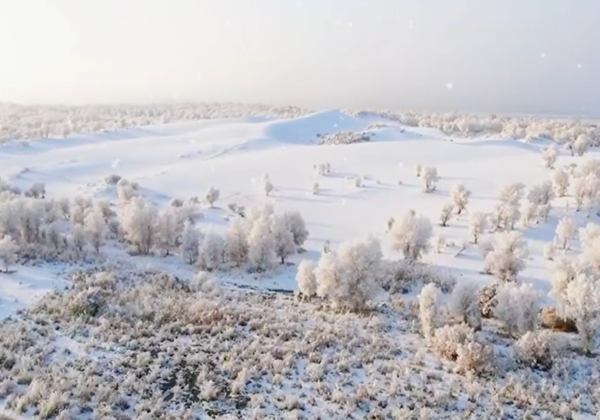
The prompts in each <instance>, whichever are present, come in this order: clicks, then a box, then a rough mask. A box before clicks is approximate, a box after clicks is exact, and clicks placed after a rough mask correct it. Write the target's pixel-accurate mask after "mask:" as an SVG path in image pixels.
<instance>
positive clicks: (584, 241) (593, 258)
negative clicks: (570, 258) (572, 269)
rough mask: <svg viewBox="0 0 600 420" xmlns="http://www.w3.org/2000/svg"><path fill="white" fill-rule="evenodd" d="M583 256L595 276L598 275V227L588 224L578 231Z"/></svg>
mask: <svg viewBox="0 0 600 420" xmlns="http://www.w3.org/2000/svg"><path fill="white" fill-rule="evenodd" d="M579 237H580V239H581V248H582V250H583V255H584V257H585V259H586V260H587V261H588V262H589V264H590V265H591V266H592V267H593V268H594V270H595V271H596V273H597V274H600V226H598V225H597V224H595V223H588V224H587V225H586V226H585V228H583V229H580V230H579Z"/></svg>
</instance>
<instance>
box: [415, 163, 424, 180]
mask: <svg viewBox="0 0 600 420" xmlns="http://www.w3.org/2000/svg"><path fill="white" fill-rule="evenodd" d="M415 172H416V175H417V178H419V177H420V176H421V173H422V172H423V165H421V164H420V163H419V164H417V166H415Z"/></svg>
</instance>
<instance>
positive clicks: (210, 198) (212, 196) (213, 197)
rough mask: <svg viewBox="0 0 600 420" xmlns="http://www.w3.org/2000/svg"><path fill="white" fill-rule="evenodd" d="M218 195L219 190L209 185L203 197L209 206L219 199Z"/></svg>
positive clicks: (212, 205) (219, 193)
mask: <svg viewBox="0 0 600 420" xmlns="http://www.w3.org/2000/svg"><path fill="white" fill-rule="evenodd" d="M220 195H221V192H220V191H219V190H218V189H217V188H215V187H213V186H211V187H210V188H209V189H208V191H206V194H205V196H204V199H205V200H206V202H207V203H208V204H209V205H210V207H214V204H215V202H216V201H217V200H218V199H219V196H220ZM267 195H268V194H267Z"/></svg>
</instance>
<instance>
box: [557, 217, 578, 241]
mask: <svg viewBox="0 0 600 420" xmlns="http://www.w3.org/2000/svg"><path fill="white" fill-rule="evenodd" d="M575 232H577V226H576V225H575V220H573V218H572V217H563V218H562V219H560V221H559V222H558V225H556V230H555V234H556V237H555V241H556V244H557V245H558V247H559V248H560V249H569V248H570V247H571V240H572V239H573V237H574V236H575Z"/></svg>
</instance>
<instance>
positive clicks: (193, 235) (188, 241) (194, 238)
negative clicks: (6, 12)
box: [179, 220, 200, 264]
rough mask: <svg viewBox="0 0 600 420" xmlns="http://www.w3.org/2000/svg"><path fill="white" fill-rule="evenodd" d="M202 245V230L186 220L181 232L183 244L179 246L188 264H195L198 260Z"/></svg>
mask: <svg viewBox="0 0 600 420" xmlns="http://www.w3.org/2000/svg"><path fill="white" fill-rule="evenodd" d="M199 246H200V232H198V230H196V228H195V227H194V225H193V224H192V223H191V222H190V221H189V220H186V221H185V222H184V224H183V232H182V233H181V245H180V246H179V248H180V252H181V256H182V257H183V260H184V261H185V262H186V263H188V264H194V263H195V262H196V261H198V254H199Z"/></svg>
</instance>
